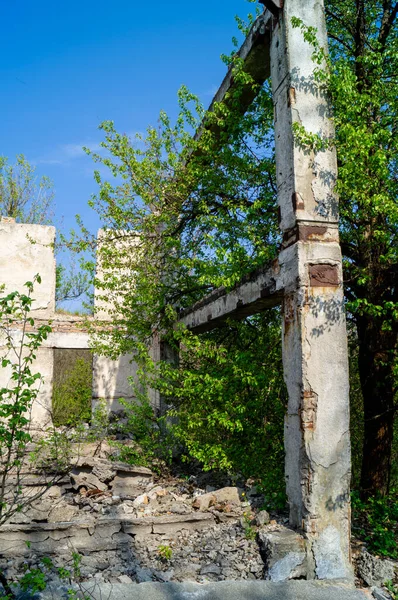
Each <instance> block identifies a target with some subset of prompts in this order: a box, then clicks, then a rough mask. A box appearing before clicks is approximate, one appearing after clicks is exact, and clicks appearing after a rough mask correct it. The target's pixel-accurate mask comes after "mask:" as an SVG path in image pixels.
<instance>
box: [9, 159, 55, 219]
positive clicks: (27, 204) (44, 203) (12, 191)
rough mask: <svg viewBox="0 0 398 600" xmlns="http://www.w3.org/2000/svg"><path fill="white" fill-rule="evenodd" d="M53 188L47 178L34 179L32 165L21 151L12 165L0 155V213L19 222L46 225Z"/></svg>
mask: <svg viewBox="0 0 398 600" xmlns="http://www.w3.org/2000/svg"><path fill="white" fill-rule="evenodd" d="M53 201H54V190H53V184H52V182H51V180H50V179H49V178H48V177H44V176H43V177H42V178H41V179H39V180H38V179H37V177H36V175H35V167H32V165H30V164H29V162H28V161H27V160H26V158H25V157H24V155H23V154H19V155H18V156H17V158H16V163H15V165H11V164H9V163H8V161H7V158H6V157H5V156H0V214H2V215H3V216H7V217H13V218H15V219H16V220H17V222H19V223H37V224H38V225H49V224H51V222H52V217H53Z"/></svg>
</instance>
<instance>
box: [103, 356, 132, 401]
mask: <svg viewBox="0 0 398 600" xmlns="http://www.w3.org/2000/svg"><path fill="white" fill-rule="evenodd" d="M131 360H132V356H131V355H130V354H127V355H123V356H120V357H119V358H118V359H117V360H112V359H110V358H108V357H107V356H98V355H94V359H93V409H94V408H95V406H96V405H97V403H98V401H99V400H105V403H106V406H107V409H108V410H109V411H114V410H120V409H122V408H123V406H122V405H121V404H120V402H119V399H120V398H124V399H126V400H131V399H133V398H135V395H134V391H133V388H132V387H131V385H130V383H129V380H128V378H129V377H135V376H136V374H137V365H136V363H135V362H134V361H133V362H131Z"/></svg>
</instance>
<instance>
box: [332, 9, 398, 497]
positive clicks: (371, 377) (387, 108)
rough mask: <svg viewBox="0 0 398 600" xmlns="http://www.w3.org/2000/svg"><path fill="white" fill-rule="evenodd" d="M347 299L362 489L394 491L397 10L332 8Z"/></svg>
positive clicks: (397, 321)
mask: <svg viewBox="0 0 398 600" xmlns="http://www.w3.org/2000/svg"><path fill="white" fill-rule="evenodd" d="M326 15H327V26H328V31H329V46H330V57H331V63H330V64H331V72H330V77H329V80H328V83H329V89H330V91H331V94H332V99H333V105H334V114H335V122H336V135H337V139H336V144H337V151H338V161H339V183H338V189H339V194H340V207H341V208H340V216H341V226H340V233H341V243H342V250H343V255H344V261H345V262H344V272H345V276H344V279H345V292H346V297H347V300H348V309H349V312H350V314H351V316H352V319H353V320H354V322H355V325H356V329H357V336H358V367H359V376H360V381H361V389H362V395H363V400H364V441H363V461H362V474H361V488H362V490H363V492H364V493H365V494H369V493H374V492H375V491H380V492H382V493H385V492H386V491H387V490H388V487H389V478H390V471H391V449H392V444H393V436H394V417H395V414H396V410H397V407H398V406H397V381H398V378H397V356H398V355H397V350H398V347H397V342H398V285H397V284H398V277H397V274H398V260H397V258H398V202H397V198H398V171H397V167H398V136H397V124H398V86H397V83H398V79H397V73H398V20H397V17H398V2H395V1H393V0H355V1H354V0H326Z"/></svg>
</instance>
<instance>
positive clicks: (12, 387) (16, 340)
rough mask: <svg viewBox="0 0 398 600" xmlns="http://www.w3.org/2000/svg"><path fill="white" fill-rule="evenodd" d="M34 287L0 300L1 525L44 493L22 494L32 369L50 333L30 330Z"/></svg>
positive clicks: (34, 378)
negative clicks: (3, 379)
mask: <svg viewBox="0 0 398 600" xmlns="http://www.w3.org/2000/svg"><path fill="white" fill-rule="evenodd" d="M35 283H40V276H39V275H36V276H35V278H34V280H33V282H27V283H26V284H25V287H26V289H27V293H26V294H24V293H20V292H11V293H10V294H7V295H6V296H3V297H1V298H0V332H1V337H2V345H3V348H4V354H3V356H2V359H1V366H2V368H3V369H7V373H8V375H9V384H8V386H7V387H3V388H1V389H0V464H1V469H0V472H1V475H0V524H3V523H5V522H6V521H7V519H8V518H9V517H10V516H12V515H13V514H14V513H15V512H19V511H21V510H22V509H23V508H25V507H26V506H28V505H30V504H31V503H32V502H33V501H34V500H36V499H37V498H38V497H40V496H41V495H42V494H43V493H44V492H43V491H40V492H37V493H36V494H33V495H31V496H28V495H26V494H24V492H23V489H22V483H23V477H22V468H23V464H24V460H25V459H26V449H27V446H28V444H29V443H30V442H31V441H32V437H31V434H30V426H31V422H30V415H31V410H32V404H33V402H34V401H35V400H36V399H37V396H38V393H39V389H40V384H41V382H42V376H41V375H40V373H34V372H32V363H33V361H34V360H35V358H36V353H37V351H38V349H39V348H40V346H41V344H42V343H43V341H44V340H46V339H47V336H48V334H49V333H50V331H51V327H50V326H49V325H46V324H44V325H40V326H38V327H36V329H35V330H33V327H34V325H35V323H34V320H33V318H32V317H31V316H30V314H29V313H30V311H31V308H32V302H33V299H32V294H33V288H34V284H35Z"/></svg>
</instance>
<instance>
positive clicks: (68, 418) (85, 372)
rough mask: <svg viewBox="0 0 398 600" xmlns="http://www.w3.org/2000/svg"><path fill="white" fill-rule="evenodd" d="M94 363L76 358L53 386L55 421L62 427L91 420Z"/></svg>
mask: <svg viewBox="0 0 398 600" xmlns="http://www.w3.org/2000/svg"><path fill="white" fill-rule="evenodd" d="M92 394H93V392H92V363H91V361H88V360H86V359H84V358H76V360H75V361H74V363H73V365H72V366H71V367H70V369H69V370H68V371H67V372H66V373H64V374H63V377H62V379H61V380H60V381H58V382H54V386H53V420H54V424H55V425H56V426H57V427H58V426H60V425H77V424H78V423H81V422H89V421H90V420H91V400H92Z"/></svg>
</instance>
